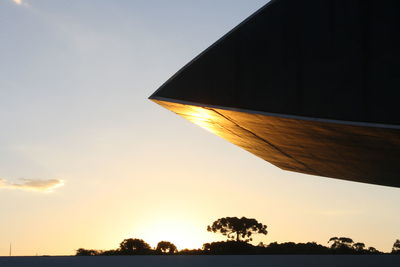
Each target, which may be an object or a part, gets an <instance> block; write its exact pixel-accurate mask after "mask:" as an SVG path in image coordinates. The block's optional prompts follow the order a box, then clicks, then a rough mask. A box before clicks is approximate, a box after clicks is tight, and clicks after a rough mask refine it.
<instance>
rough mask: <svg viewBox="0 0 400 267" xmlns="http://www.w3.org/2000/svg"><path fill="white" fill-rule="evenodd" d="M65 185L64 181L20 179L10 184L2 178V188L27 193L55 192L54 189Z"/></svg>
mask: <svg viewBox="0 0 400 267" xmlns="http://www.w3.org/2000/svg"><path fill="white" fill-rule="evenodd" d="M63 185H64V182H63V181H62V180H58V179H48V180H43V179H26V178H22V179H19V180H18V182H10V181H7V180H6V179H2V178H0V188H5V189H19V190H25V191H38V192H53V190H54V189H56V188H58V187H61V186H63Z"/></svg>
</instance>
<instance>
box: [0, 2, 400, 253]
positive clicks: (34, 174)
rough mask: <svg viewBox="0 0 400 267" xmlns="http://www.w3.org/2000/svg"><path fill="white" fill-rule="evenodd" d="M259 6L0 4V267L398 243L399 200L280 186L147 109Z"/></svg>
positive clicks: (309, 184) (290, 180)
mask: <svg viewBox="0 0 400 267" xmlns="http://www.w3.org/2000/svg"><path fill="white" fill-rule="evenodd" d="M266 2H267V1H266V0H262V1H261V0H252V1H243V0H221V1H215V0H202V1H197V0H170V1H162V0H158V1H156V0H132V1H127V0H125V1H123V0H119V1H117V0H115V1H105V0H86V1H61V0H19V1H17V0H14V1H12V0H0V40H1V42H0V59H1V60H0V124H1V126H2V127H1V129H2V130H1V133H0V214H1V218H0V256H1V255H8V253H9V246H10V243H12V253H13V255H70V254H74V253H75V250H76V249H78V248H81V247H83V248H91V249H113V248H117V247H118V246H119V243H120V242H121V241H122V240H123V239H125V238H131V237H132V238H141V239H144V240H145V241H147V242H148V243H150V245H152V246H156V244H157V242H158V241H161V240H168V241H171V242H173V243H175V244H176V245H177V247H178V249H182V248H186V247H187V248H199V247H201V246H202V244H203V243H206V242H211V241H217V240H224V237H223V236H221V235H218V234H213V233H208V232H207V231H206V228H207V225H210V224H212V222H213V221H214V220H216V219H218V218H221V217H226V216H246V217H251V218H256V219H257V220H258V221H260V222H262V223H264V224H267V225H268V231H269V233H268V235H267V236H261V237H256V238H255V240H254V243H255V244H257V243H258V242H260V241H262V242H264V243H270V242H275V241H277V242H286V241H294V242H307V241H316V242H318V243H321V244H323V245H326V243H327V241H328V239H329V238H330V237H333V236H347V237H351V238H353V239H354V240H355V241H360V242H364V243H365V244H366V245H367V246H373V247H375V248H377V249H380V250H383V251H389V250H390V249H391V247H392V245H393V243H394V241H395V239H396V238H400V228H399V225H400V216H399V214H400V206H399V205H398V203H400V194H399V193H400V191H399V190H400V189H397V188H390V187H384V186H376V185H368V184H362V183H355V182H347V181H341V180H335V179H329V178H322V177H317V176H310V175H303V174H298V173H293V172H286V171H283V170H280V169H279V168H277V167H275V166H273V165H271V164H269V163H267V162H265V161H264V160H262V159H260V158H257V157H256V156H254V155H252V154H250V153H249V152H246V151H244V150H242V149H241V148H239V147H236V146H234V145H232V144H230V143H228V142H227V141H225V140H223V139H221V138H219V137H217V136H215V135H213V134H211V133H209V132H207V131H205V130H204V129H201V128H199V127H198V126H196V125H195V124H192V123H190V122H188V121H186V120H184V119H183V118H181V117H179V116H177V115H175V114H173V113H172V112H170V111H168V110H166V109H164V108H162V107H160V106H158V105H156V104H155V103H153V102H151V101H149V100H148V99H147V98H148V96H150V95H151V94H152V93H153V92H154V91H155V90H156V89H158V87H159V86H160V85H161V84H163V83H164V82H165V81H166V80H167V79H168V78H169V77H171V76H172V75H173V74H174V73H175V72H176V71H178V70H179V69H180V68H181V67H182V66H183V65H185V64H186V63H187V62H188V61H190V60H191V59H192V58H194V57H195V56H196V55H198V54H199V53H200V52H202V51H203V50H204V49H206V48H207V47H208V46H210V45H211V44H212V43H213V42H215V41H216V40H217V39H218V38H220V37H221V36H222V35H223V34H225V33H226V32H228V31H229V30H230V29H232V28H233V27H234V26H236V25H237V24H238V23H240V22H241V21H242V20H244V19H245V18H246V17H248V16H249V15H251V14H252V13H253V12H254V11H256V10H257V9H258V8H260V7H262V6H263V5H264V4H265V3H266Z"/></svg>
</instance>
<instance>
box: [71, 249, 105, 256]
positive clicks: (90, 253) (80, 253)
mask: <svg viewBox="0 0 400 267" xmlns="http://www.w3.org/2000/svg"><path fill="white" fill-rule="evenodd" d="M99 253H100V252H99V251H97V250H94V249H84V248H79V249H77V250H76V256H96V255H99Z"/></svg>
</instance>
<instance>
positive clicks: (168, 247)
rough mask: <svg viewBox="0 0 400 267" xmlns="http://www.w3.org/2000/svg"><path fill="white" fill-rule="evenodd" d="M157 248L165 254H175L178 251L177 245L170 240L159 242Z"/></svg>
mask: <svg viewBox="0 0 400 267" xmlns="http://www.w3.org/2000/svg"><path fill="white" fill-rule="evenodd" d="M156 250H157V251H158V252H161V253H164V254H174V253H176V252H178V249H177V248H176V246H175V245H174V244H172V243H171V242H168V241H160V242H158V244H157V248H156Z"/></svg>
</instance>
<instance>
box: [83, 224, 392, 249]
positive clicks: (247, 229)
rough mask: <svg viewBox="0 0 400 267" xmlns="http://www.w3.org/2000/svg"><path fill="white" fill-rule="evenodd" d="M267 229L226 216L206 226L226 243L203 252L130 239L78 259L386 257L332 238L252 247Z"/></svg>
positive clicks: (344, 239) (208, 245)
mask: <svg viewBox="0 0 400 267" xmlns="http://www.w3.org/2000/svg"><path fill="white" fill-rule="evenodd" d="M266 228H267V226H266V225H263V224H262V223H259V222H258V221H257V220H255V219H248V218H245V217H242V218H240V219H239V218H237V217H225V218H220V219H218V220H217V221H215V222H214V223H213V224H212V225H211V226H208V227H207V231H209V232H214V233H221V234H223V235H224V236H227V237H228V240H227V241H218V242H211V243H205V244H203V247H202V248H201V249H183V250H180V251H178V249H177V247H176V246H175V245H174V244H173V243H171V242H169V241H160V242H159V243H158V244H157V246H156V247H155V248H151V246H150V245H149V244H148V243H146V242H145V241H144V240H142V239H137V238H128V239H125V240H123V241H122V242H121V243H120V246H119V248H117V249H114V250H93V249H84V248H79V249H78V250H76V256H113V255H239V254H242V255H243V254H248V255H261V254H264V255H265V254H383V253H382V252H380V251H378V250H377V249H376V248H374V247H368V248H366V245H365V244H364V243H362V242H354V241H353V239H351V238H349V237H332V238H330V239H329V240H328V244H329V246H323V245H321V244H317V243H315V242H308V243H294V242H285V243H277V242H273V243H270V244H264V243H263V242H260V243H259V244H258V245H257V246H255V245H253V244H250V243H249V241H251V240H252V238H251V237H252V235H253V234H264V235H266V234H267V230H266ZM392 253H393V254H400V240H396V242H395V243H394V244H393V249H392Z"/></svg>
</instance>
